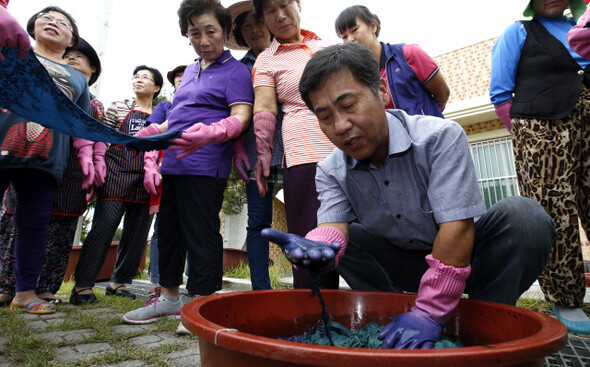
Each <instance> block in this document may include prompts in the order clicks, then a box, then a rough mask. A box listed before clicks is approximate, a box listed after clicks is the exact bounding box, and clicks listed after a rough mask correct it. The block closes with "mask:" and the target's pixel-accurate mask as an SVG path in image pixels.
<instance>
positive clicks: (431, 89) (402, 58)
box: [336, 5, 450, 117]
mask: <svg viewBox="0 0 590 367" xmlns="http://www.w3.org/2000/svg"><path fill="white" fill-rule="evenodd" d="M380 30H381V21H380V20H379V18H378V17H377V15H375V14H373V13H371V11H369V9H368V8H367V7H365V6H362V5H354V6H351V7H348V8H346V9H344V10H343V11H342V12H341V13H340V15H338V18H336V34H337V35H338V37H340V38H342V41H343V42H345V43H346V42H357V43H360V44H361V45H364V46H367V47H368V48H369V49H370V50H371V51H372V52H373V54H374V55H375V57H376V58H377V62H379V68H380V72H381V78H383V79H385V80H386V81H387V85H388V87H389V88H388V89H387V94H388V95H389V102H388V104H387V105H386V106H385V108H390V109H391V108H397V109H400V110H404V111H406V112H407V113H408V114H411V115H431V116H437V117H443V114H442V111H443V110H444V109H445V105H446V103H447V100H448V99H449V94H450V90H449V86H448V85H447V82H446V81H445V78H444V77H443V75H442V72H441V71H440V69H439V68H438V66H437V65H436V63H435V62H434V60H433V59H432V58H431V57H430V56H428V54H426V52H424V51H423V50H422V49H421V48H420V47H419V46H418V45H416V44H405V43H399V44H395V45H391V44H389V43H383V42H379V39H378V37H379V31H380Z"/></svg>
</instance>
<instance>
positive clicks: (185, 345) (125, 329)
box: [0, 279, 590, 367]
mask: <svg viewBox="0 0 590 367" xmlns="http://www.w3.org/2000/svg"><path fill="white" fill-rule="evenodd" d="M287 281H288V280H287ZM106 285H107V282H103V283H97V284H96V287H97V288H105V287H106ZM128 288H129V289H130V290H131V291H133V292H134V293H136V294H137V295H138V296H139V297H142V298H145V297H146V296H147V294H148V292H149V291H150V290H151V288H152V286H151V284H150V283H149V282H148V281H141V280H135V281H134V282H133V285H130V286H129V287H128ZM341 288H348V287H347V285H346V283H341ZM248 289H250V283H249V281H240V280H235V279H224V287H223V290H222V291H221V292H232V291H242V290H248ZM182 293H184V295H183V300H184V301H185V302H188V301H189V300H190V299H189V297H188V296H187V295H186V291H185V290H181V294H182ZM589 293H590V292H589ZM525 295H526V296H527V297H531V298H540V297H542V292H541V290H540V288H539V286H538V284H534V285H533V286H532V287H531V289H529V291H528V292H526V293H525ZM587 298H590V295H587ZM587 302H588V300H587ZM68 307H75V306H70V305H60V309H61V310H62V311H60V312H56V313H55V314H52V315H44V316H39V315H26V314H23V315H21V316H20V317H23V318H25V319H26V320H27V322H26V326H27V328H30V329H33V330H38V331H39V332H38V333H37V334H36V336H37V337H39V338H41V339H45V340H47V341H48V342H50V343H54V344H58V343H60V344H61V345H64V344H65V345H67V346H65V347H59V348H57V358H56V359H57V360H58V361H60V362H64V363H79V364H81V363H82V362H83V361H90V360H91V359H92V358H93V357H95V356H100V355H103V354H106V353H111V354H113V353H116V352H117V346H114V345H112V344H111V343H109V342H102V343H88V342H84V340H86V339H88V338H89V337H92V335H94V331H93V330H92V329H76V330H68V331H56V330H51V331H46V330H44V329H45V328H46V327H49V326H56V325H60V324H62V323H64V322H65V321H66V319H65V315H66V313H65V312H63V310H64V309H66V308H68ZM80 315H82V316H81V317H82V318H83V317H97V318H99V319H103V320H104V319H107V320H110V319H115V318H116V319H118V320H121V316H122V314H121V313H118V312H116V311H114V310H113V309H111V308H108V307H105V308H95V309H87V310H81V311H80ZM84 315H89V316H84ZM108 325H110V326H109V327H110V328H111V331H112V332H113V333H114V334H115V335H124V336H126V337H127V338H126V339H125V340H126V343H127V345H129V346H132V347H136V348H138V351H139V352H140V353H138V355H142V354H141V353H149V351H150V350H152V349H154V348H167V347H169V348H170V349H169V350H173V351H172V352H169V353H167V354H165V355H164V356H163V357H164V358H165V359H166V360H167V361H168V363H169V364H170V365H171V366H174V367H185V366H187V367H188V366H191V367H195V366H196V367H200V366H201V359H200V354H199V346H198V339H197V337H195V336H193V335H189V336H186V335H185V336H179V335H176V334H172V333H170V332H160V331H158V330H157V325H156V324H147V325H127V324H125V323H123V322H122V321H120V322H116V321H114V322H110V323H109V324H108ZM570 339H571V336H570ZM5 342H6V338H2V337H0V350H2V349H3V348H4V344H5ZM78 342H79V343H78ZM119 348H120V345H119ZM566 348H567V347H566ZM566 348H564V350H565V349H566ZM583 349H587V348H586V347H584V348H583ZM551 362H556V360H551ZM551 365H562V364H559V363H557V364H553V363H551ZM563 365H568V366H569V365H570V364H567V363H566V364H563ZM8 366H13V363H12V361H10V360H9V359H8V358H7V357H6V356H2V355H0V367H8ZM93 366H96V365H93ZM145 366H149V365H148V364H147V363H146V362H144V361H142V360H132V361H124V362H119V363H115V364H103V365H98V367H145Z"/></svg>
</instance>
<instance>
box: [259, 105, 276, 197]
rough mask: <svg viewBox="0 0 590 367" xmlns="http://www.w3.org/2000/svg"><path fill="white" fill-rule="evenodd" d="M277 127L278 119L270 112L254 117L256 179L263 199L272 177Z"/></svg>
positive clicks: (263, 112)
mask: <svg viewBox="0 0 590 367" xmlns="http://www.w3.org/2000/svg"><path fill="white" fill-rule="evenodd" d="M276 125H277V117H276V116H275V115H273V114H272V112H269V111H262V112H258V113H257V114H256V115H254V134H255V135H256V157H257V158H258V161H257V162H256V167H254V177H255V178H256V185H257V186H258V193H259V194H260V197H261V198H263V197H264V196H265V195H266V192H267V191H268V185H267V183H266V178H267V177H268V176H269V175H270V162H271V160H272V142H273V137H274V134H275V128H276Z"/></svg>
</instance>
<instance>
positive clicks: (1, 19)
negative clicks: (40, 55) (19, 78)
mask: <svg viewBox="0 0 590 367" xmlns="http://www.w3.org/2000/svg"><path fill="white" fill-rule="evenodd" d="M0 47H10V48H18V57H19V58H20V59H21V60H24V59H26V58H27V54H28V53H29V50H30V49H31V41H30V40H29V34H28V33H27V31H25V30H24V29H23V27H21V26H20V24H18V21H17V20H16V19H15V18H14V17H13V16H12V15H10V13H9V12H8V10H6V9H4V8H3V7H1V6H0ZM0 61H4V55H2V53H0Z"/></svg>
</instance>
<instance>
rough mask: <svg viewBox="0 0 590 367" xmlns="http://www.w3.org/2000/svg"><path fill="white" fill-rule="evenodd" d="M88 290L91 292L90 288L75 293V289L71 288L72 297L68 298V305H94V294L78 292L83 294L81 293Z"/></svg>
mask: <svg viewBox="0 0 590 367" xmlns="http://www.w3.org/2000/svg"><path fill="white" fill-rule="evenodd" d="M89 289H90V290H92V288H90V287H87V288H82V289H80V290H79V291H76V287H74V288H72V295H71V296H70V303H71V304H73V305H76V306H80V305H86V304H91V303H95V302H96V296H95V295H94V293H88V294H80V292H83V291H86V290H89Z"/></svg>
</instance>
